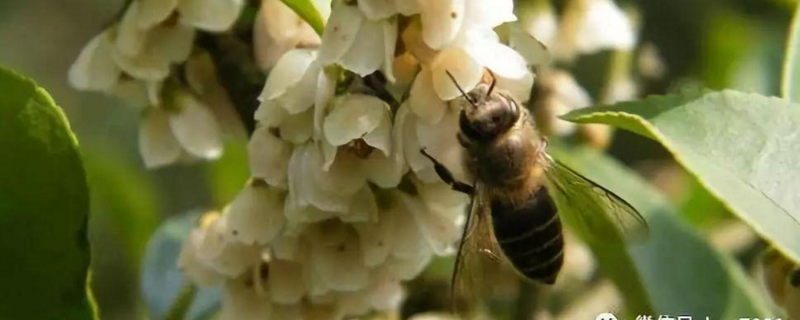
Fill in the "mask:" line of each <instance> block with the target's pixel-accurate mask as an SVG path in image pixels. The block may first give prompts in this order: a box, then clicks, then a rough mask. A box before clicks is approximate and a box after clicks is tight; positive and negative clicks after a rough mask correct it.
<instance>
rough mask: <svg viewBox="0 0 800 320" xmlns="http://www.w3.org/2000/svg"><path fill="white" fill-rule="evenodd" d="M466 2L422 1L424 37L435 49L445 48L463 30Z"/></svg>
mask: <svg viewBox="0 0 800 320" xmlns="http://www.w3.org/2000/svg"><path fill="white" fill-rule="evenodd" d="M465 2H466V0H440V1H420V3H419V4H420V15H421V17H422V32H423V34H422V37H423V39H424V40H425V43H427V44H428V46H430V47H431V48H433V49H441V48H444V47H445V46H446V45H447V44H449V43H450V42H451V41H453V39H455V37H456V35H458V31H459V30H460V29H461V24H462V23H463V21H464V13H465V9H466V8H465Z"/></svg>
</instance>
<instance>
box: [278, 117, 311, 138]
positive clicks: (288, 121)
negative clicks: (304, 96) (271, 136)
mask: <svg viewBox="0 0 800 320" xmlns="http://www.w3.org/2000/svg"><path fill="white" fill-rule="evenodd" d="M279 131H280V134H281V138H282V139H284V140H287V141H291V142H294V143H303V142H306V141H308V139H311V135H312V134H313V133H314V112H313V111H312V110H308V111H306V112H303V113H300V114H295V115H289V116H287V117H286V118H285V119H284V120H283V121H282V122H281V124H280V126H279Z"/></svg>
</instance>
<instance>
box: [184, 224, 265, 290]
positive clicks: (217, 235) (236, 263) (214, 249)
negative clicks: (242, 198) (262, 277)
mask: <svg viewBox="0 0 800 320" xmlns="http://www.w3.org/2000/svg"><path fill="white" fill-rule="evenodd" d="M227 231H228V229H227V227H226V226H225V221H224V220H223V219H216V220H214V221H213V222H212V223H211V224H210V225H209V226H208V227H206V228H204V229H196V230H194V231H192V232H197V233H199V234H200V235H198V236H197V237H199V241H198V243H197V248H196V249H195V250H197V258H198V260H199V261H200V262H201V263H203V264H205V265H206V266H208V267H211V268H212V269H214V270H215V271H216V272H218V273H220V274H223V275H225V276H226V277H238V276H239V275H241V274H242V273H244V272H245V271H247V270H248V269H249V268H250V267H253V266H255V265H257V264H258V263H259V262H260V261H261V248H260V247H259V246H257V245H246V244H242V243H240V242H234V241H230V240H231V238H230V236H229V235H228V232H227Z"/></svg>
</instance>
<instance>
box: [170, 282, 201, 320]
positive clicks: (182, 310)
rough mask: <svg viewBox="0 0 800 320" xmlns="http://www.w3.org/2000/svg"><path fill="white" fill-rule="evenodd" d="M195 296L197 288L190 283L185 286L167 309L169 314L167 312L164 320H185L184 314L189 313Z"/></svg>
mask: <svg viewBox="0 0 800 320" xmlns="http://www.w3.org/2000/svg"><path fill="white" fill-rule="evenodd" d="M196 295H197V286H196V285H194V284H192V283H188V284H185V285H184V286H183V287H182V288H181V291H180V292H179V293H178V297H177V298H175V301H173V302H172V307H170V308H169V312H167V316H166V317H165V318H164V319H166V320H183V319H185V318H186V313H188V312H189V307H190V306H191V305H192V301H194V297H195V296H196Z"/></svg>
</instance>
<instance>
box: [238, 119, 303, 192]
mask: <svg viewBox="0 0 800 320" xmlns="http://www.w3.org/2000/svg"><path fill="white" fill-rule="evenodd" d="M247 150H248V156H249V163H250V172H251V174H252V176H253V177H255V178H261V179H264V180H265V181H267V183H268V184H269V185H272V186H276V187H279V188H286V187H287V184H286V172H287V170H288V169H289V159H290V158H291V157H292V145H291V143H289V142H286V141H284V140H281V139H280V138H278V137H276V136H274V135H273V134H272V132H270V129H269V128H266V127H263V126H260V127H258V128H257V129H256V131H255V132H253V136H252V137H251V138H250V142H249V143H248V148H247Z"/></svg>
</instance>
